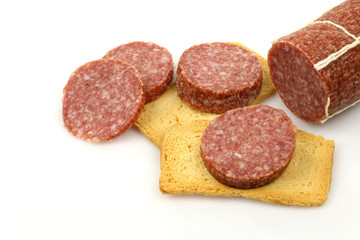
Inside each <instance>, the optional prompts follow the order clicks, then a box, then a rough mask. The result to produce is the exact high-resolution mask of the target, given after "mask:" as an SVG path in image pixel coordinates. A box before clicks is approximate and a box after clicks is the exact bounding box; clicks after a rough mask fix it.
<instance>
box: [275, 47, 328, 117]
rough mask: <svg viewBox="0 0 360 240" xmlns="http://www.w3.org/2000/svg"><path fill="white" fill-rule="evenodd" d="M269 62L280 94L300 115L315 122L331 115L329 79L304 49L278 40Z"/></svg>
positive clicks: (288, 105)
mask: <svg viewBox="0 0 360 240" xmlns="http://www.w3.org/2000/svg"><path fill="white" fill-rule="evenodd" d="M268 64H269V70H270V75H271V78H272V81H273V83H274V86H275V88H276V90H277V92H278V94H279V96H280V98H281V99H282V101H283V102H284V103H285V105H286V106H287V107H288V108H289V109H290V110H291V111H292V112H293V113H294V114H295V115H296V116H298V117H299V118H301V119H304V120H306V121H308V122H314V123H315V122H320V121H322V120H323V119H325V118H326V117H327V104H328V96H327V90H326V86H325V83H324V81H323V80H322V79H321V75H320V73H319V72H318V71H317V70H316V69H315V68H314V64H313V63H312V62H311V61H310V59H309V58H308V57H307V56H306V55H305V53H304V52H302V51H301V49H299V48H297V47H296V46H294V45H292V44H289V43H285V42H278V43H274V44H273V46H272V48H271V49H270V51H269V54H268Z"/></svg>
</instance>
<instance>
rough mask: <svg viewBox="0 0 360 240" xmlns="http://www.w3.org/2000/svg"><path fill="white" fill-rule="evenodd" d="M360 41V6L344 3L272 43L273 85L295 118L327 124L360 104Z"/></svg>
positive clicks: (353, 0)
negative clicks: (333, 117) (326, 122)
mask: <svg viewBox="0 0 360 240" xmlns="http://www.w3.org/2000/svg"><path fill="white" fill-rule="evenodd" d="M359 36H360V0H348V1H345V2H344V3H342V4H340V5H338V6H336V7H334V8H333V9H331V10H329V11H328V12H326V13H325V14H323V15H322V16H321V17H320V18H318V19H316V20H315V21H313V22H312V23H310V24H308V25H307V26H305V27H304V28H302V29H300V30H298V31H296V32H293V33H291V34H289V35H287V36H284V37H281V38H280V39H278V40H276V41H275V42H274V43H273V45H272V47H271V49H270V51H269V53H268V64H269V69H270V74H271V77H272V80H273V82H274V85H275V88H276V90H277V92H278V93H279V96H280V97H281V99H282V100H283V102H284V103H285V104H286V106H287V107H288V108H289V109H290V110H291V111H292V112H293V113H294V114H296V115H297V116H298V117H299V118H302V119H304V120H306V121H309V122H325V121H326V120H327V119H328V118H329V117H331V116H333V115H335V114H337V113H339V112H341V111H343V110H344V109H346V108H348V107H349V106H352V105H354V104H355V103H357V102H358V101H359V100H360V70H359V69H360V45H359V44H360V37H359Z"/></svg>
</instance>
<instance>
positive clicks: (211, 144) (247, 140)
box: [200, 105, 296, 189]
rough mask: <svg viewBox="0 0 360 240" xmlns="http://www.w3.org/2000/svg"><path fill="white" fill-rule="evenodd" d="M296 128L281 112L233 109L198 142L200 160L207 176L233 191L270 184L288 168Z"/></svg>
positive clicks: (259, 109)
mask: <svg viewBox="0 0 360 240" xmlns="http://www.w3.org/2000/svg"><path fill="white" fill-rule="evenodd" d="M295 141H296V128H295V126H294V125H293V123H292V121H291V119H290V118H289V117H288V116H287V115H286V113H285V112H284V111H282V110H279V109H275V108H272V107H270V106H266V105H256V106H251V107H244V108H237V109H233V110H230V111H227V112H226V113H224V114H222V115H221V116H220V117H218V118H215V119H214V120H213V121H211V122H210V124H209V125H208V126H207V128H206V130H205V131H204V134H203V136H202V139H201V146H200V148H201V157H202V159H203V161H204V165H205V167H206V168H207V169H208V171H209V173H210V174H211V175H213V177H214V178H215V179H217V180H218V181H219V182H221V183H223V184H225V185H228V186H230V187H235V188H244V189H247V188H255V187H260V186H263V185H265V184H268V183H270V182H272V181H274V180H275V179H276V178H277V177H279V176H280V174H281V173H282V172H283V171H284V170H285V169H286V167H287V166H288V164H289V162H290V160H291V158H292V156H293V154H294V151H295Z"/></svg>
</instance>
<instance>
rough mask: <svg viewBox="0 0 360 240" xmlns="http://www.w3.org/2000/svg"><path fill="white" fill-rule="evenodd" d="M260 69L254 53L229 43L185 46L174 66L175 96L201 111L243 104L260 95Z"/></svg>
mask: <svg viewBox="0 0 360 240" xmlns="http://www.w3.org/2000/svg"><path fill="white" fill-rule="evenodd" d="M261 84H262V69H261V66H260V61H259V59H258V58H257V56H256V54H255V53H253V52H251V51H250V50H248V49H245V48H243V47H241V46H238V45H235V44H231V43H220V42H215V43H204V44H200V45H195V46H193V47H191V48H189V49H187V50H186V51H185V52H184V53H183V54H182V56H181V57H180V60H179V64H178V69H177V90H178V95H179V97H180V98H181V99H182V101H184V102H185V103H187V104H188V105H190V106H192V107H194V108H196V109H198V110H200V111H204V112H214V113H223V112H226V111H227V110H230V109H233V108H237V107H244V106H247V105H249V104H250V103H252V102H253V101H254V99H255V98H256V97H257V96H258V95H259V93H260V90H261Z"/></svg>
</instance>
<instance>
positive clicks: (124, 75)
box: [63, 42, 173, 142]
mask: <svg viewBox="0 0 360 240" xmlns="http://www.w3.org/2000/svg"><path fill="white" fill-rule="evenodd" d="M172 77H173V61H172V56H171V54H170V53H169V52H168V50H166V49H165V48H163V47H160V46H158V45H156V44H154V43H146V42H131V43H128V44H124V45H120V46H119V47H117V48H115V49H112V50H110V51H109V52H108V53H107V54H106V55H105V56H104V57H103V58H102V59H99V60H95V61H92V62H89V63H86V64H84V65H83V66H81V67H79V68H78V69H77V70H75V71H74V72H73V73H72V74H71V76H70V79H69V81H68V83H67V85H66V86H65V88H64V91H63V93H64V97H63V119H64V123H65V126H66V127H67V129H68V130H69V131H70V132H71V133H72V134H73V135H74V136H76V137H79V138H81V139H84V140H88V141H91V142H102V141H105V140H109V139H113V138H115V137H117V136H119V135H121V134H122V133H124V132H125V131H126V130H127V129H129V128H130V127H131V126H132V125H133V124H134V122H135V121H136V119H137V118H138V116H139V114H140V112H141V110H142V108H143V106H144V104H145V103H148V102H151V101H153V100H155V99H157V98H158V97H159V96H160V95H161V94H162V93H163V92H165V91H166V89H167V88H168V86H169V85H170V83H171V80H172Z"/></svg>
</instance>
